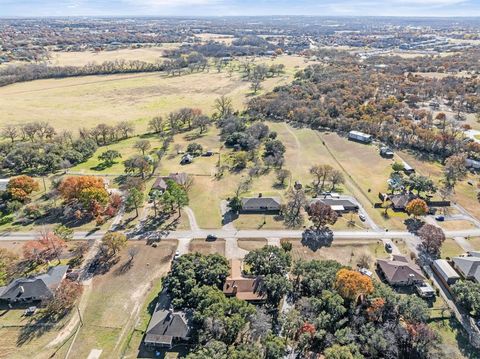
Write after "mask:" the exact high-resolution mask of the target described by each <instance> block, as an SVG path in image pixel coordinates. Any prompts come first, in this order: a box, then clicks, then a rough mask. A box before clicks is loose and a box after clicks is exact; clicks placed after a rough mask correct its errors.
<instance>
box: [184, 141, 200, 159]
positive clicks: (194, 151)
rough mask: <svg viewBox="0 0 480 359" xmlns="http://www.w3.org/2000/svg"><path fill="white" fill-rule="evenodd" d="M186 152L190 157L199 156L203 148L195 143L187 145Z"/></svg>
mask: <svg viewBox="0 0 480 359" xmlns="http://www.w3.org/2000/svg"><path fill="white" fill-rule="evenodd" d="M187 152H188V153H190V154H191V155H192V156H200V155H201V154H202V152H203V147H202V145H201V144H199V143H196V142H193V143H189V144H188V146H187Z"/></svg>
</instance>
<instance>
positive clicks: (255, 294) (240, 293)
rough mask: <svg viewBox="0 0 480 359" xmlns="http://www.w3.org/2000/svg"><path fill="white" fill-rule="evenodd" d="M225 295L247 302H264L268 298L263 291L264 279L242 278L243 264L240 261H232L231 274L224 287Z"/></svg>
mask: <svg viewBox="0 0 480 359" xmlns="http://www.w3.org/2000/svg"><path fill="white" fill-rule="evenodd" d="M223 293H224V294H225V295H227V296H236V297H237V298H238V299H241V300H246V301H263V300H265V299H266V298H267V295H266V294H265V292H264V291H263V278H262V277H252V278H249V277H244V276H242V262H241V261H240V260H239V259H232V260H231V272H230V276H229V277H228V278H227V280H226V281H225V284H224V286H223Z"/></svg>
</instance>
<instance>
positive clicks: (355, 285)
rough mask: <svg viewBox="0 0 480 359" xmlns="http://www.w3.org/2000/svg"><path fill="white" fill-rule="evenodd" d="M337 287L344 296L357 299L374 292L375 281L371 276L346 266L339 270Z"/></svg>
mask: <svg viewBox="0 0 480 359" xmlns="http://www.w3.org/2000/svg"><path fill="white" fill-rule="evenodd" d="M335 288H336V289H337V291H338V293H339V294H340V295H341V296H342V297H343V298H345V299H350V300H356V299H357V298H358V296H360V295H367V294H370V293H372V292H373V283H372V280H371V279H370V277H367V276H366V275H363V274H361V273H360V272H357V271H354V270H350V269H346V268H344V269H340V270H339V271H338V272H337V277H336V280H335Z"/></svg>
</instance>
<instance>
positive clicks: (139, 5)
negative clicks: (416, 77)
mask: <svg viewBox="0 0 480 359" xmlns="http://www.w3.org/2000/svg"><path fill="white" fill-rule="evenodd" d="M84 15H93V16H99V15H108V16H117V15H127V16H134V15H155V16H171V15H173V16H182V15H185V16H195V15H197V16H221V15H222V16H223V15H225V16H229V15H319V16H343V15H348V16H357V15H364V16H375V15H382V16H480V0H357V1H356V0H298V1H292V0H0V17H5V16H84Z"/></svg>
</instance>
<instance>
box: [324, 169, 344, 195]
mask: <svg viewBox="0 0 480 359" xmlns="http://www.w3.org/2000/svg"><path fill="white" fill-rule="evenodd" d="M328 179H329V181H330V184H331V186H332V187H331V188H330V190H331V191H335V188H336V187H337V186H338V185H341V184H343V183H345V178H344V177H343V174H342V172H341V171H339V170H336V169H333V170H332V172H331V173H330V176H329V178H328Z"/></svg>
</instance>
